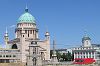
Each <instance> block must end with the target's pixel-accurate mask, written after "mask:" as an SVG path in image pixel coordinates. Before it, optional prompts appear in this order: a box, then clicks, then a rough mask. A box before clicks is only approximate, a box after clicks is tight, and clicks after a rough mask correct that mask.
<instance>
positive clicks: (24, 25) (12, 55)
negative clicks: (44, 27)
mask: <svg viewBox="0 0 100 66" xmlns="http://www.w3.org/2000/svg"><path fill="white" fill-rule="evenodd" d="M38 32H39V30H38V28H37V26H36V20H35V18H34V17H33V16H32V15H31V14H30V13H29V11H28V8H27V7H26V9H25V12H24V14H22V15H21V16H20V17H19V19H18V23H17V25H16V29H15V38H14V39H13V40H9V36H8V32H7V30H6V33H5V36H4V38H5V44H6V48H2V47H1V48H0V63H11V62H14V63H17V62H22V63H26V62H27V55H28V54H29V44H30V43H31V41H34V40H35V41H37V42H38V46H39V48H40V49H39V50H40V51H39V54H40V55H44V57H43V59H44V60H47V61H49V60H50V34H49V32H48V31H46V32H45V34H44V36H45V39H44V40H41V39H39V36H38ZM31 50H32V51H31V53H33V54H34V52H33V51H35V50H36V49H31Z"/></svg>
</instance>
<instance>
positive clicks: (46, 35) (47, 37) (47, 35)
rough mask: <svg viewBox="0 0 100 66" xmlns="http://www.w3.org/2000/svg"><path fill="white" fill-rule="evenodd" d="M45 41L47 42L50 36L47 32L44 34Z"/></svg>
mask: <svg viewBox="0 0 100 66" xmlns="http://www.w3.org/2000/svg"><path fill="white" fill-rule="evenodd" d="M45 39H46V40H49V39H50V34H49V32H48V31H46V32H45Z"/></svg>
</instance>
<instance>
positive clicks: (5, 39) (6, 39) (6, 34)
mask: <svg viewBox="0 0 100 66" xmlns="http://www.w3.org/2000/svg"><path fill="white" fill-rule="evenodd" d="M4 41H5V44H6V48H7V44H8V41H9V36H8V31H7V27H6V33H5V35H4Z"/></svg>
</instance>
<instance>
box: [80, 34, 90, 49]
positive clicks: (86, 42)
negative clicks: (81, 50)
mask: <svg viewBox="0 0 100 66" xmlns="http://www.w3.org/2000/svg"><path fill="white" fill-rule="evenodd" d="M82 45H83V47H91V39H90V37H89V36H87V34H85V36H84V37H83V38H82Z"/></svg>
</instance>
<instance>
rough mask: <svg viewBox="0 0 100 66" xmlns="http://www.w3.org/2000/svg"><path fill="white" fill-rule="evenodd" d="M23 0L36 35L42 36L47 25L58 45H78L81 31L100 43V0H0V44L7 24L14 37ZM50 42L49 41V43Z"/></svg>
mask: <svg viewBox="0 0 100 66" xmlns="http://www.w3.org/2000/svg"><path fill="white" fill-rule="evenodd" d="M26 3H27V5H28V8H29V12H30V13H31V14H32V15H33V16H34V17H35V19H36V23H37V26H38V28H39V37H40V38H41V39H43V38H44V33H45V31H46V29H47V28H48V31H49V32H50V35H51V44H52V40H53V39H55V40H56V43H57V48H69V47H73V46H78V45H81V38H82V37H83V36H84V31H85V30H86V31H87V34H88V35H89V36H90V38H91V39H92V43H98V44H99V43H100V31H99V29H100V0H0V23H1V24H0V44H2V45H4V40H3V39H4V37H3V36H4V33H5V29H6V27H8V33H9V37H10V39H13V38H14V37H15V34H14V30H15V27H11V26H12V25H16V24H17V20H18V18H19V16H20V15H21V14H23V13H24V9H25V6H26ZM51 46H52V45H51Z"/></svg>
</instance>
